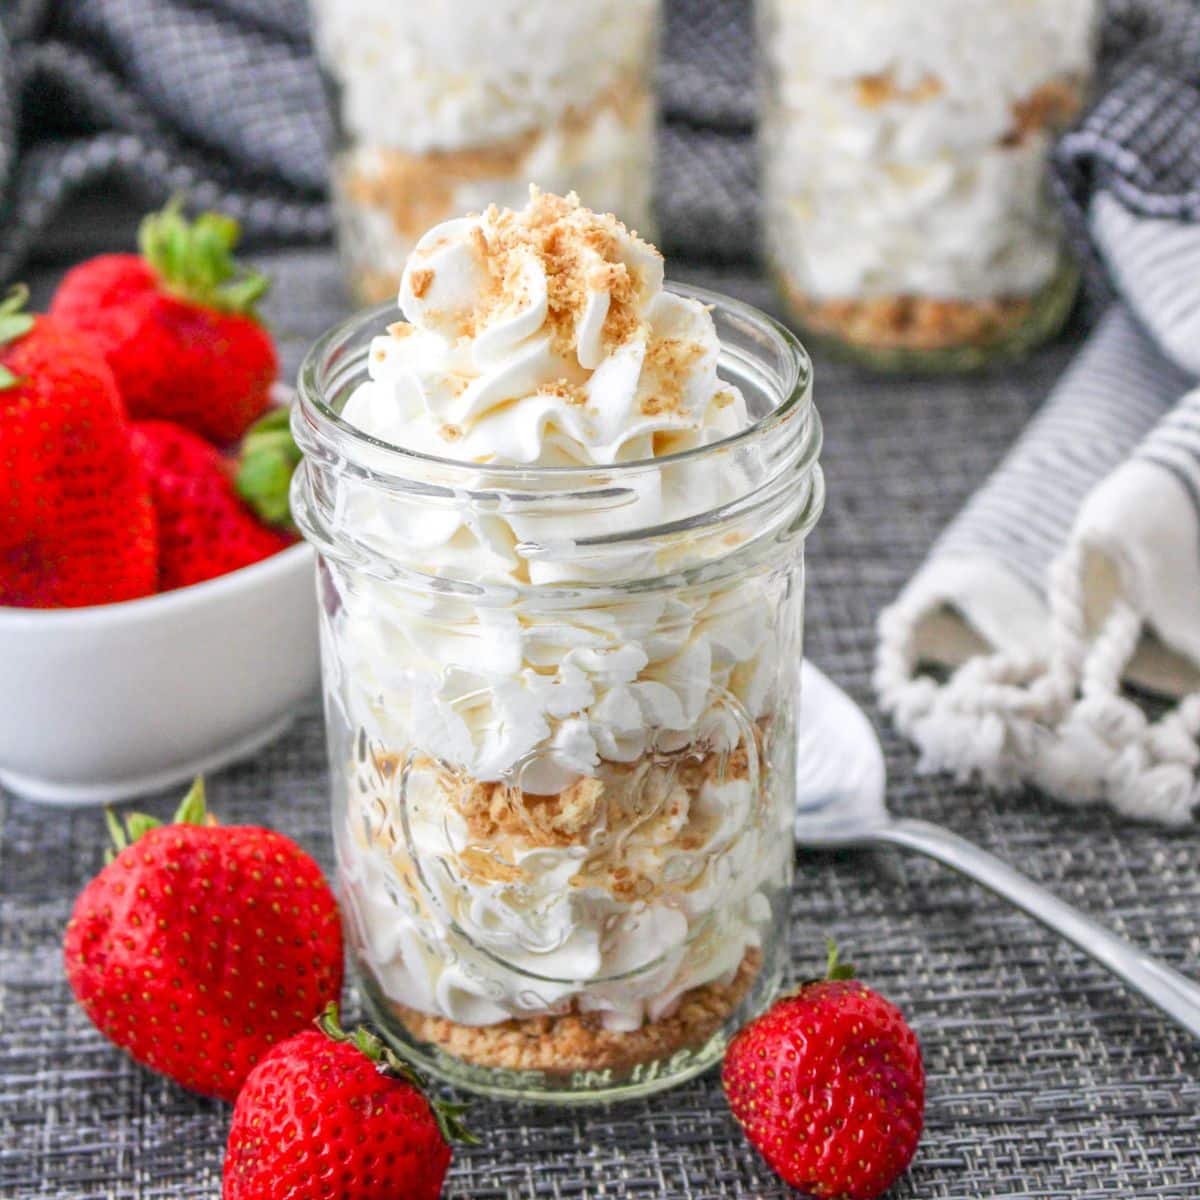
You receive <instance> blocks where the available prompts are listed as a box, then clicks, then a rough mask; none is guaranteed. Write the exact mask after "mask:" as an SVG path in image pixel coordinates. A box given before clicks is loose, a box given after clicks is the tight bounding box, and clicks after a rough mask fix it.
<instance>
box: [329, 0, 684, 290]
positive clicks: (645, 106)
mask: <svg viewBox="0 0 1200 1200" xmlns="http://www.w3.org/2000/svg"><path fill="white" fill-rule="evenodd" d="M311 4H312V10H313V20H314V30H315V35H316V41H317V50H318V57H319V59H320V61H321V63H322V67H323V69H324V72H325V75H326V78H327V80H328V82H329V85H330V91H331V95H332V107H333V111H334V118H335V124H336V128H337V144H336V146H335V153H334V158H333V165H332V171H333V175H332V188H333V201H334V212H335V220H336V225H337V235H338V244H339V249H340V253H341V256H342V261H343V265H344V269H345V272H346V277H347V280H348V283H349V285H350V288H351V291H352V292H353V293H354V294H355V296H356V297H357V298H358V299H359V300H360V301H361V302H362V303H376V302H379V301H382V300H384V299H386V298H388V297H390V296H393V295H395V293H396V292H397V290H398V289H399V283H400V275H401V273H402V271H403V268H404V262H405V259H406V258H407V256H408V253H409V250H410V249H411V248H412V246H413V244H414V242H415V241H416V240H417V238H419V237H420V236H421V234H423V233H424V232H425V231H426V230H427V229H431V228H432V227H433V226H434V225H437V224H439V223H440V222H442V221H445V220H447V219H449V218H450V217H453V216H457V215H458V214H460V213H465V212H481V211H483V210H484V209H485V208H487V206H488V205H489V204H493V203H494V204H499V205H501V206H509V207H513V208H520V207H521V206H522V205H523V204H524V203H525V200H526V199H527V197H528V191H529V184H530V183H535V184H537V185H538V186H539V187H541V188H542V189H543V190H545V191H551V192H557V193H560V194H566V193H567V192H569V191H572V190H573V191H576V192H578V193H579V196H580V198H581V199H582V201H583V203H584V204H586V205H587V206H588V207H589V208H592V209H594V210H595V211H597V212H613V213H615V214H616V215H617V216H618V217H620V218H621V220H623V221H624V222H625V223H626V224H627V225H629V226H630V228H633V229H637V230H638V231H639V232H641V233H642V234H643V235H644V236H646V237H648V238H653V235H654V230H653V228H652V213H651V201H652V188H653V173H654V161H653V160H654V127H655V119H656V103H655V91H654V82H653V81H654V66H655V56H656V49H657V29H658V18H659V7H660V0H591V2H590V3H586V4H580V3H563V0H429V2H428V3H422V4H416V3H412V2H411V0H409V2H398V0H311Z"/></svg>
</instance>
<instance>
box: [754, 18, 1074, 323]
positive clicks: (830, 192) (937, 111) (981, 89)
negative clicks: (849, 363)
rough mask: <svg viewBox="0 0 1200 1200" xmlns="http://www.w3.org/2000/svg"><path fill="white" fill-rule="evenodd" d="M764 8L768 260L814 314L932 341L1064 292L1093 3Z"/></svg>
mask: <svg viewBox="0 0 1200 1200" xmlns="http://www.w3.org/2000/svg"><path fill="white" fill-rule="evenodd" d="M760 3H761V4H762V7H763V9H764V17H765V23H766V27H767V29H768V30H769V34H768V37H767V38H766V40H765V49H766V53H767V55H768V57H769V71H770V75H771V79H772V97H771V103H770V104H769V106H768V114H767V119H766V134H765V167H766V194H767V205H768V224H769V227H770V241H771V253H772V258H773V262H774V265H775V269H776V270H777V271H778V272H779V273H780V274H781V275H782V276H783V282H784V284H785V287H786V289H787V290H788V292H789V293H790V294H791V295H792V296H793V299H796V300H797V301H798V302H799V303H800V304H801V306H802V308H803V307H805V306H807V307H808V308H809V309H810V315H811V316H815V317H818V318H820V317H824V318H826V319H828V320H830V321H833V322H837V321H839V320H841V321H843V322H845V323H847V324H848V325H849V323H851V322H854V321H857V322H859V324H860V328H859V329H858V330H857V332H858V333H859V334H861V335H862V336H863V337H864V338H869V337H870V334H871V330H870V320H871V318H872V316H874V317H877V318H878V319H879V321H880V322H881V328H880V329H879V330H878V331H877V332H878V334H879V336H880V337H881V338H886V337H887V336H888V333H889V330H888V328H887V324H888V321H889V319H890V320H892V321H900V320H903V319H905V318H906V317H907V318H908V319H910V320H916V321H920V320H924V321H925V322H926V327H924V328H921V329H913V330H912V331H911V332H912V333H913V334H914V336H916V337H920V336H921V335H924V336H926V337H928V338H929V339H931V340H933V341H936V340H937V339H938V338H939V336H945V337H948V338H950V339H953V338H954V337H956V336H958V335H959V334H960V333H962V334H967V335H971V334H974V333H976V332H979V331H980V327H979V323H978V321H977V320H975V319H974V318H977V317H978V316H979V310H980V309H981V308H982V309H983V310H984V311H985V312H991V313H992V315H995V316H1000V315H1002V314H999V313H997V312H996V311H995V308H994V306H995V305H996V303H997V302H1005V301H1013V302H1020V301H1026V300H1028V298H1030V297H1032V296H1034V295H1035V294H1036V293H1038V292H1039V290H1040V289H1042V288H1044V287H1046V286H1047V285H1048V284H1049V283H1050V281H1051V280H1052V279H1053V277H1054V276H1055V274H1056V272H1058V271H1059V270H1060V269H1061V265H1062V262H1061V230H1060V227H1059V224H1058V221H1057V219H1056V214H1055V209H1054V205H1053V202H1052V200H1051V198H1050V197H1049V195H1048V191H1047V187H1046V178H1045V176H1046V159H1047V155H1048V153H1049V150H1050V145H1051V142H1052V139H1053V137H1054V135H1055V133H1056V132H1058V131H1059V130H1061V129H1062V128H1063V127H1064V125H1065V124H1067V123H1068V122H1069V121H1070V120H1071V118H1072V117H1073V116H1074V115H1075V113H1076V111H1077V110H1078V108H1079V105H1080V103H1081V102H1082V96H1083V92H1084V89H1085V87H1086V83H1087V80H1088V78H1089V74H1090V70H1091V65H1092V54H1093V33H1094V21H1095V14H1096V4H1095V0H859V2H858V3H856V4H855V5H854V10H853V15H852V16H851V15H850V14H849V13H847V12H846V10H845V9H842V8H839V7H837V6H836V5H831V4H829V3H827V2H826V0H760ZM915 301H916V302H927V303H926V304H925V308H924V309H923V310H922V311H920V312H914V302H915ZM854 305H858V306H859V307H858V308H855V307H853V306H854ZM973 309H974V310H975V311H974V313H973ZM1009 315H1010V316H1011V317H1012V318H1013V319H1020V318H1021V316H1022V310H1021V308H1020V307H1019V305H1016V304H1014V305H1013V306H1012V307H1011V308H1010V310H1009ZM939 322H940V325H941V327H940V328H939ZM848 332H853V331H852V330H848Z"/></svg>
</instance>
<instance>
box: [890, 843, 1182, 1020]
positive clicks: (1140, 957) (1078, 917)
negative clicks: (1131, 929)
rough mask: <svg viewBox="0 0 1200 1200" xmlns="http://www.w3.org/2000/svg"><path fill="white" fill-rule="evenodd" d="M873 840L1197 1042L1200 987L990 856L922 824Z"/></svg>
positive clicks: (975, 847)
mask: <svg viewBox="0 0 1200 1200" xmlns="http://www.w3.org/2000/svg"><path fill="white" fill-rule="evenodd" d="M874 836H875V837H876V838H877V839H878V840H879V841H883V842H888V843H890V844H892V845H895V846H904V847H906V848H907V849H909V850H916V851H917V852H918V853H919V854H925V855H928V856H929V857H930V858H934V859H936V860H937V861H938V862H940V863H944V864H945V865H946V866H948V867H950V868H952V869H953V870H955V871H958V872H959V873H960V874H963V875H966V876H968V877H969V878H971V879H973V880H975V882H976V883H980V884H982V885H983V886H984V887H985V888H988V889H989V890H990V891H993V892H995V893H996V895H998V896H1002V897H1003V898H1004V899H1005V900H1008V901H1009V902H1010V903H1012V904H1015V905H1016V906H1017V908H1020V909H1023V910H1024V911H1025V912H1027V913H1028V914H1029V915H1030V916H1031V917H1033V918H1034V919H1035V920H1037V921H1040V922H1041V923H1042V924H1043V925H1045V926H1046V927H1047V928H1048V929H1052V930H1053V931H1054V932H1055V933H1058V934H1061V935H1062V936H1063V937H1064V938H1066V939H1067V941H1069V942H1072V943H1074V945H1076V946H1078V947H1079V949H1080V950H1082V951H1083V952H1084V953H1085V954H1087V955H1089V956H1090V957H1091V958H1093V959H1095V960H1096V962H1098V963H1100V964H1101V965H1102V966H1105V967H1107V968H1108V969H1109V970H1110V971H1111V972H1112V973H1113V974H1114V975H1116V976H1117V977H1118V978H1120V979H1123V980H1124V981H1125V982H1126V983H1127V984H1128V985H1129V986H1130V987H1131V988H1133V990H1134V991H1136V992H1140V993H1141V994H1142V995H1143V996H1145V997H1146V999H1147V1000H1149V1001H1150V1003H1151V1004H1154V1005H1156V1006H1157V1007H1158V1008H1160V1009H1162V1011H1163V1012H1165V1013H1166V1014H1167V1015H1168V1016H1169V1017H1173V1018H1174V1019H1175V1020H1176V1021H1178V1022H1179V1024H1180V1025H1182V1026H1183V1027H1184V1028H1185V1029H1186V1030H1188V1031H1189V1032H1190V1033H1192V1034H1194V1035H1195V1036H1196V1037H1200V984H1197V983H1196V982H1194V981H1193V980H1191V979H1188V978H1187V976H1186V975H1181V974H1180V973H1179V972H1178V971H1176V970H1174V969H1172V968H1171V967H1168V966H1167V965H1166V964H1165V963H1162V962H1159V961H1158V960H1157V959H1154V958H1151V957H1150V955H1148V954H1146V953H1144V952H1143V951H1141V950H1139V949H1138V948H1137V947H1136V946H1134V945H1132V944H1131V943H1129V942H1127V941H1125V940H1124V939H1123V938H1120V937H1117V935H1116V934H1115V933H1113V932H1111V930H1108V929H1106V928H1105V927H1104V926H1103V925H1101V924H1100V923H1099V922H1098V921H1094V920H1092V918H1091V917H1088V916H1085V915H1084V914H1083V913H1081V912H1080V911H1079V910H1078V909H1077V908H1073V907H1072V906H1071V905H1069V904H1067V903H1065V902H1064V901H1062V900H1060V899H1059V898H1058V897H1057V896H1055V895H1054V894H1053V893H1051V892H1048V891H1047V890H1046V889H1045V888H1044V887H1042V886H1041V885H1040V884H1037V883H1034V882H1033V880H1032V879H1028V878H1027V877H1026V876H1024V875H1022V874H1021V873H1020V871H1017V870H1014V869H1013V868H1012V867H1010V866H1009V865H1008V863H1006V862H1004V861H1002V860H1001V859H999V858H997V857H996V856H995V855H994V854H989V853H988V852H987V851H986V850H981V849H980V848H979V847H978V846H974V845H972V844H971V843H970V842H968V841H967V840H966V839H965V838H961V837H959V836H958V834H956V833H951V832H950V831H949V830H948V829H943V828H941V826H939V825H931V824H929V823H928V822H927V821H915V820H907V819H901V820H895V821H890V822H888V823H887V824H886V825H884V826H882V827H881V828H879V829H878V830H876V831H875V832H874Z"/></svg>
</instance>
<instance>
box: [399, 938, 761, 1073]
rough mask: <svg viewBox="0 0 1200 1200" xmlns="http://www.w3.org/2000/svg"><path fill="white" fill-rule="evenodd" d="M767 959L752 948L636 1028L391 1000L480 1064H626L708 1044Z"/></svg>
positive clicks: (524, 1067) (420, 1027)
mask: <svg viewBox="0 0 1200 1200" xmlns="http://www.w3.org/2000/svg"><path fill="white" fill-rule="evenodd" d="M761 966H762V952H761V951H760V950H758V949H757V948H752V949H750V950H748V951H747V952H746V955H745V957H744V958H743V959H742V961H741V964H740V966H739V967H738V970H737V974H736V975H735V976H734V978H733V979H732V980H731V981H730V982H729V983H727V984H719V983H712V984H705V985H704V986H703V987H698V988H693V989H692V990H691V991H689V992H685V993H684V994H683V997H682V998H681V1000H680V1002H679V1005H678V1007H677V1008H676V1010H675V1012H674V1013H673V1014H672V1015H671V1016H669V1017H664V1018H663V1019H662V1020H661V1021H651V1022H647V1023H646V1024H645V1025H643V1026H642V1027H641V1028H640V1029H637V1030H634V1031H633V1032H632V1033H613V1032H611V1031H609V1030H607V1029H605V1028H604V1026H603V1024H602V1022H601V1020H600V1018H599V1016H598V1015H597V1014H594V1013H586V1014H584V1013H574V1012H572V1013H567V1014H564V1015H563V1016H557V1017H555V1016H549V1017H533V1018H530V1019H527V1020H515V1019H514V1020H511V1021H503V1022H501V1023H500V1024H498V1025H480V1026H472V1025H459V1024H458V1023H457V1022H455V1021H450V1020H447V1019H446V1018H444V1017H434V1016H430V1015H429V1014H428V1013H422V1012H417V1011H416V1010H415V1009H411V1008H406V1007H404V1006H403V1005H393V1006H392V1011H393V1012H394V1013H395V1015H396V1017H397V1018H398V1019H399V1021H400V1022H401V1023H402V1024H403V1025H404V1027H405V1029H407V1030H408V1032H409V1034H411V1036H412V1037H413V1038H415V1039H416V1040H417V1041H418V1042H422V1043H425V1044H426V1045H431V1046H436V1047H437V1048H438V1049H440V1050H443V1051H445V1053H447V1054H449V1055H451V1056H452V1057H453V1058H457V1059H459V1060H461V1061H462V1062H467V1063H472V1064H473V1065H475V1066H478V1067H492V1068H496V1069H499V1070H506V1071H542V1072H545V1073H546V1074H550V1075H566V1074H570V1073H571V1072H574V1071H599V1070H616V1071H622V1070H627V1069H632V1068H633V1067H635V1066H637V1065H638V1064H639V1063H649V1062H654V1061H656V1060H657V1059H662V1058H669V1057H670V1056H671V1055H673V1054H675V1053H676V1052H678V1051H680V1050H685V1049H688V1048H691V1047H700V1046H703V1045H704V1044H705V1043H706V1042H707V1041H708V1040H709V1039H710V1038H711V1037H712V1036H713V1035H714V1034H715V1033H717V1031H718V1030H719V1029H720V1028H721V1026H722V1025H724V1024H725V1022H726V1021H727V1020H728V1019H729V1017H730V1016H731V1015H732V1014H733V1013H734V1011H735V1010H736V1009H737V1007H738V1005H739V1004H741V1002H742V1001H743V1000H744V999H745V998H746V995H747V994H748V993H749V991H750V987H751V985H752V984H753V983H754V980H755V979H756V978H757V976H758V972H759V969H760V968H761Z"/></svg>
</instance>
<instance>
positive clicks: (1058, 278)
mask: <svg viewBox="0 0 1200 1200" xmlns="http://www.w3.org/2000/svg"><path fill="white" fill-rule="evenodd" d="M778 284H779V291H780V294H781V295H782V296H783V298H784V300H785V302H786V305H787V309H788V313H789V315H790V316H791V318H792V322H793V324H794V325H795V326H796V328H797V329H799V330H800V332H801V333H802V334H803V336H804V338H805V341H806V342H807V343H808V344H809V345H810V346H812V345H817V346H819V347H821V348H822V349H823V350H825V351H827V352H828V353H829V354H831V355H834V356H836V357H837V358H840V359H843V360H848V361H851V362H854V363H856V364H858V365H860V366H863V367H866V368H868V369H870V370H873V371H879V372H887V373H893V374H954V373H965V372H970V371H978V370H983V369H986V368H988V367H991V366H995V365H998V364H1000V363H1006V362H1013V361H1015V360H1017V359H1021V358H1024V357H1025V356H1026V355H1027V354H1029V353H1030V352H1031V351H1032V350H1034V349H1035V348H1036V347H1038V346H1040V345H1041V344H1042V343H1043V342H1046V341H1048V340H1049V339H1050V338H1052V337H1053V336H1054V335H1055V334H1056V333H1058V332H1059V330H1060V329H1061V328H1062V327H1063V325H1064V324H1065V323H1066V320H1067V317H1068V316H1069V315H1070V312H1071V308H1072V305H1073V304H1074V302H1075V295H1076V292H1077V290H1078V284H1079V274H1078V272H1077V271H1076V269H1075V268H1074V267H1073V266H1070V265H1064V266H1062V267H1061V268H1060V269H1059V271H1058V272H1057V273H1056V274H1055V276H1054V277H1053V278H1052V279H1051V280H1050V282H1049V283H1048V284H1047V285H1046V286H1045V287H1043V288H1042V289H1041V291H1039V292H1037V293H1036V294H1035V295H1033V296H1031V297H1029V298H1028V299H1020V300H1011V301H996V302H988V303H982V304H979V305H976V304H972V303H970V302H958V301H945V302H942V301H936V300H920V299H914V298H911V297H880V298H878V300H864V301H825V302H821V301H813V300H812V299H810V298H809V297H806V296H805V295H804V294H803V293H802V292H800V291H799V289H797V288H796V287H795V286H794V285H793V284H792V283H791V282H790V281H789V280H788V279H787V278H786V277H785V276H783V275H779V276H778Z"/></svg>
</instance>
